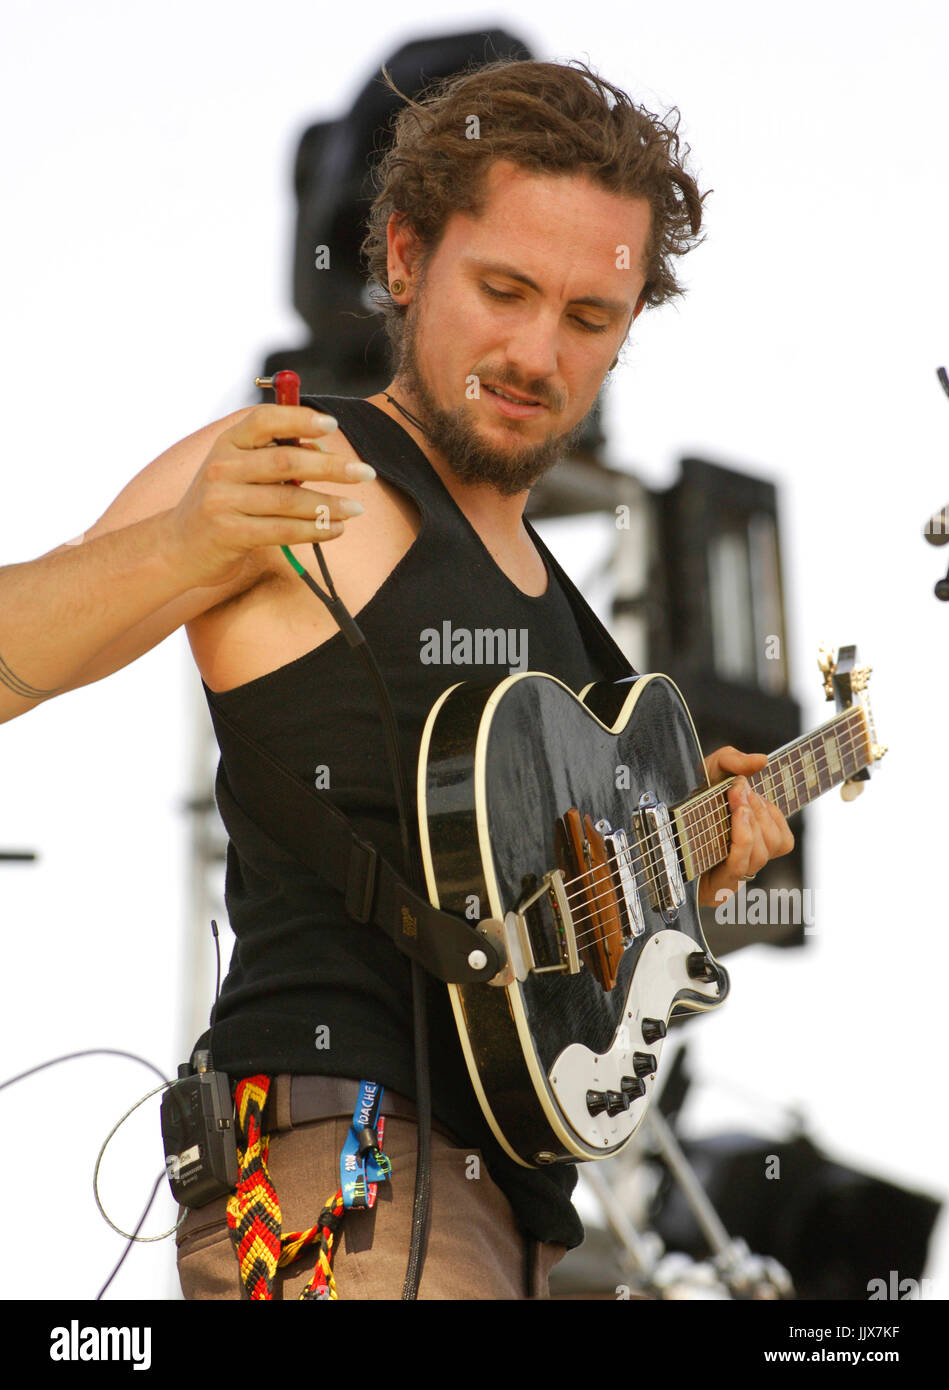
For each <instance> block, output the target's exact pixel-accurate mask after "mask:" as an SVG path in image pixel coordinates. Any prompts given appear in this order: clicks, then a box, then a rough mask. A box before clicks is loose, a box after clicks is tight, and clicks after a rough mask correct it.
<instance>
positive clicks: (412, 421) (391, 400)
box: [382, 391, 428, 435]
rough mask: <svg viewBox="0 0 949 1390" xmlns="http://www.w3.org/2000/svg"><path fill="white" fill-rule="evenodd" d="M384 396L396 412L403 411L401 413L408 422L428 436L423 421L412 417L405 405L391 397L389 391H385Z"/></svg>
mask: <svg viewBox="0 0 949 1390" xmlns="http://www.w3.org/2000/svg"><path fill="white" fill-rule="evenodd" d="M382 394H383V395H384V396H385V398H386V400H387V401H389V403H390V404H391V405H394V406H395V408H396V410H399V411H401V413H402V414H403V415H404V416H405V418H406V420H408V421H409V422H410V424H413V425H414V426H415V428H416V429H417V430H421V431H422V433H423V434H424V435H427V434H428V430H427V429H426V428H425V426H424V425H423V424H422V422H421V420H420V419H419V418H418V417H417V416H416V415H412V414H411V413H410V412H409V411H408V410H406V408H405V406H404V405H399V402H398V401H397V400H396V399H395V397H394V396H390V395H389V393H388V391H383V393H382Z"/></svg>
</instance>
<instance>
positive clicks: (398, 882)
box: [209, 523, 636, 984]
mask: <svg viewBox="0 0 949 1390" xmlns="http://www.w3.org/2000/svg"><path fill="white" fill-rule="evenodd" d="M525 524H526V525H527V529H528V532H529V534H530V535H531V536H532V537H533V539H534V542H535V544H536V545H537V547H538V549H539V550H540V552H541V554H542V555H543V557H544V558H545V559H546V561H547V564H548V566H549V567H550V569H551V571H552V572H553V574H554V575H555V577H556V579H557V580H558V582H559V583H560V585H561V586H562V588H563V590H564V593H565V595H566V597H567V599H568V601H569V603H570V605H571V608H572V609H573V612H574V615H575V617H576V620H577V624H578V626H579V629H580V632H581V635H582V636H583V638H584V642H585V645H586V646H587V648H588V650H589V651H590V654H591V656H593V657H594V659H595V660H596V661H597V663H598V664H599V665H600V666H601V667H602V668H603V670H604V671H605V672H606V673H607V676H606V679H607V680H610V681H614V682H617V681H628V680H635V679H636V673H635V672H634V671H633V668H632V666H631V665H630V663H629V661H628V660H627V659H626V657H625V656H624V655H623V653H622V651H621V650H620V648H619V647H618V646H617V645H616V643H615V642H614V641H613V639H612V637H610V635H609V633H608V632H607V630H606V628H605V627H604V626H603V624H602V623H601V622H600V621H599V619H598V618H597V617H596V615H595V614H594V613H593V611H592V609H591V608H590V607H589V605H588V604H587V603H586V600H585V599H584V598H583V596H582V595H581V594H580V592H579V590H578V589H577V588H576V587H575V585H574V584H573V582H572V581H571V580H570V578H569V577H568V576H567V574H566V573H565V572H564V570H563V569H561V567H560V565H559V564H558V563H557V561H556V560H555V559H554V557H553V555H552V554H551V552H550V551H549V550H548V548H547V546H546V545H545V544H544V543H543V541H542V540H541V539H540V537H539V536H538V535H537V533H536V532H535V531H534V529H533V527H532V526H530V524H529V523H525ZM209 707H210V710H211V719H212V722H213V724H214V729H215V733H216V735H217V740H218V745H219V747H220V749H221V752H222V754H223V755H224V761H223V762H222V765H221V767H219V769H218V781H219V783H220V780H221V777H222V774H223V772H224V763H225V762H226V767H227V772H226V777H227V784H228V788H227V793H226V795H228V796H229V799H230V800H231V801H233V802H234V803H235V804H236V807H237V810H238V811H239V812H241V813H242V814H243V815H244V816H246V817H247V818H249V819H250V820H251V821H253V822H255V823H256V825H257V828H258V830H259V831H261V832H263V830H264V827H266V826H270V825H273V824H275V823H280V824H282V827H283V829H282V831H281V839H280V844H281V847H283V848H284V849H286V850H289V851H290V852H291V853H292V854H293V855H294V856H295V857H296V858H297V859H298V860H299V861H300V863H302V864H304V865H305V866H306V867H307V868H308V869H310V870H311V871H312V872H314V873H316V874H318V875H319V877H320V878H322V879H323V880H324V881H325V882H327V883H328V884H330V886H331V887H333V888H335V889H336V890H337V891H338V892H340V893H342V895H343V898H344V905H345V910H346V913H347V915H348V916H349V917H351V918H352V919H353V920H354V921H356V922H359V923H360V924H366V923H370V922H371V923H372V924H373V925H374V926H377V927H380V928H381V929H382V931H384V932H385V933H386V935H387V936H388V937H389V938H390V940H391V941H393V942H394V944H395V945H396V946H397V947H398V949H399V950H400V951H402V952H403V953H404V954H405V955H407V956H409V957H410V958H411V959H412V960H415V961H418V963H419V964H420V965H421V966H422V967H423V968H424V969H426V970H427V971H429V973H430V974H432V975H434V976H435V977H436V978H437V979H440V980H443V981H445V982H446V983H451V984H472V983H477V982H483V981H486V980H490V979H491V978H492V977H493V976H494V975H495V974H497V972H498V970H499V969H500V968H501V965H502V963H503V962H502V961H501V960H500V959H499V957H498V954H497V952H496V950H495V948H494V947H493V946H492V945H491V943H490V942H489V941H488V940H487V939H486V938H485V937H484V936H483V935H482V934H481V933H480V932H479V931H477V930H476V928H475V927H474V926H472V925H471V923H470V922H468V921H466V920H465V919H463V918H461V917H456V916H454V915H453V914H451V913H446V912H442V911H440V910H439V909H438V908H434V907H432V905H431V904H430V903H429V902H428V900H427V899H426V898H423V897H421V896H420V895H419V894H418V893H416V892H415V891H414V890H413V889H412V888H411V887H410V886H409V885H408V884H407V883H405V881H404V880H403V878H402V877H401V876H400V874H399V873H397V871H396V870H395V869H394V868H393V867H392V865H391V864H390V863H389V862H388V861H387V860H386V859H384V858H383V857H382V855H381V854H379V852H378V851H377V850H376V848H375V846H374V845H372V844H370V843H369V842H368V841H366V840H363V839H361V838H360V837H359V836H358V835H357V834H356V832H355V831H354V829H353V827H352V824H351V822H350V821H349V820H348V818H347V817H346V816H344V815H343V814H342V812H341V811H339V810H338V809H337V807H336V806H334V804H333V802H332V801H331V800H330V798H329V797H328V796H326V795H325V793H323V792H321V791H320V790H319V789H318V788H316V787H314V786H312V785H311V784H310V783H309V782H304V781H302V780H301V779H300V778H298V777H297V776H295V775H294V774H293V773H292V772H291V771H290V770H289V769H288V768H286V767H285V766H284V765H283V764H282V763H281V762H279V761H278V760H277V759H276V758H274V757H273V755H272V754H271V753H270V752H268V750H267V749H265V748H264V747H263V746H262V745H261V744H259V743H258V742H257V740H256V739H254V738H252V737H251V736H250V735H249V734H247V733H245V732H244V730H242V729H240V728H239V727H238V726H237V725H236V724H235V723H234V721H233V720H231V719H229V718H228V717H227V715H225V714H224V713H223V711H222V710H221V709H219V708H216V707H214V706H213V705H211V706H209ZM217 796H218V800H219V801H220V800H221V797H222V791H221V789H220V787H219V788H218V789H217ZM473 951H478V952H482V953H483V954H484V956H486V957H487V963H486V964H485V965H484V966H482V967H481V968H480V969H475V968H473V967H472V966H471V965H470V964H469V956H470V955H471V953H472V952H473Z"/></svg>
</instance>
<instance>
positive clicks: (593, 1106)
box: [587, 1091, 607, 1115]
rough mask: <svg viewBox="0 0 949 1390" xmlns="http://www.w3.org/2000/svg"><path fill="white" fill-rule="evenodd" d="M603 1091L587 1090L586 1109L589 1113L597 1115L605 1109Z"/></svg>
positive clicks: (604, 1093)
mask: <svg viewBox="0 0 949 1390" xmlns="http://www.w3.org/2000/svg"><path fill="white" fill-rule="evenodd" d="M606 1094H607V1093H606V1092H605V1091H587V1109H588V1110H589V1112H590V1114H591V1115H599V1114H600V1113H601V1111H603V1110H605V1109H606Z"/></svg>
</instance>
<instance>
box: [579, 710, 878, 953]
mask: <svg viewBox="0 0 949 1390" xmlns="http://www.w3.org/2000/svg"><path fill="white" fill-rule="evenodd" d="M842 724H843V720H842V721H841V730H842ZM846 741H848V742H850V743H853V742H854V740H853V739H852V738H850V739H849V740H846ZM844 742H845V740H843V739H838V749H839V752H840V754H841V761H842V760H843V759H844V758H846V757H847V755H848V753H849V752H852V751H853V750H852V748H850V749H847V750H846V751H845V750H844V749H843V748H842V747H841V745H842V744H843V743H844ZM799 751H803V750H797V749H795V750H793V753H789V754H785V755H782V756H784V757H789V758H790V757H792V756H796V754H797V753H798V752H799ZM802 766H803V761H802ZM767 770H768V769H767V767H765V768H762V769H761V773H763V772H765V771H767ZM841 770H842V772H843V776H842V777H841V778H840V781H845V780H846V779H847V777H848V776H853V772H850V771H848V770H847V769H846V768H843V767H842V768H841ZM858 770H859V768H855V769H854V771H858ZM761 773H755V774H753V778H754V777H758V776H760V775H761ZM831 775H832V776H833V775H834V774H831ZM753 778H752V779H749V780H753ZM836 785H839V783H835V782H831V784H830V786H828V787H826V788H822V789H821V793H820V794H821V795H822V794H823V792H824V791H830V790H832V788H833V787H834V786H836ZM705 795H708V796H710V797H711V796H712V791H711V790H710V791H709V792H708V793H705ZM719 799H720V798H719ZM804 804H806V803H802V806H803V805H804ZM802 806H798V807H796V808H793V809H792V808H790V807H789V813H792V814H793V810H800V809H802ZM719 811H720V812H724V814H718V820H719V824H720V826H721V827H722V829H724V828H725V827H727V826H728V824H729V823H730V815H729V813H728V812H727V803H726V804H725V806H723V807H720V808H719ZM723 838H725V839H727V836H726V837H722V836H720V835H718V834H717V832H716V833H715V836H714V839H715V842H716V843H719V844H721V843H722V840H723ZM644 839H645V840H646V841H648V840H652V839H656V840H657V842H658V841H659V835H658V832H656V831H650V832H649V834H648V835H647V836H646V837H644ZM693 844H694V842H693V841H692V840H691V838H690V848H692V847H693ZM662 857H663V856H662V854H661V852H660V853H659V854H657V855H656V856H655V857H654V859H653V863H655V862H658V861H659V859H661V858H662ZM723 857H727V852H726V854H725V856H723ZM622 858H623V856H617V862H619V860H621V859H622ZM625 858H626V861H627V862H628V863H630V864H631V866H632V867H633V871H634V873H635V868H636V867H637V866H638V867H642V868H646V867H647V860H648V856H646V855H643V856H638V857H637V856H635V855H634V854H633V852H632V851H630V852H628V853H627V854H626V856H625ZM634 861H635V862H634ZM718 862H721V860H719V861H718ZM610 867H611V866H610V865H609V864H597V865H593V866H592V867H591V868H590V869H587V870H585V871H584V872H583V873H582V874H579V875H578V876H577V877H576V878H573V879H570V880H566V881H565V883H564V887H565V888H566V887H567V886H568V884H574V883H579V882H581V881H582V880H583V879H585V878H592V877H593V876H594V875H595V874H596V872H598V871H599V870H601V869H605V870H606V871H607V882H606V884H605V885H604V886H605V887H606V889H607V891H606V892H605V893H603V894H596V895H594V896H591V895H590V892H589V889H580V890H579V891H578V892H575V893H573V894H572V895H567V896H568V906H569V897H570V896H572V897H573V898H581V899H585V900H586V902H587V903H588V905H590V906H591V907H592V908H593V911H591V912H590V913H588V914H587V915H586V916H585V917H580V918H578V919H576V921H575V922H574V927H576V926H577V925H580V924H582V923H583V922H585V921H590V920H592V919H594V918H595V917H596V916H597V915H598V906H597V905H598V904H599V903H600V902H602V901H603V900H604V899H607V900H610V901H611V902H612V903H613V904H618V902H619V899H618V897H617V895H616V893H615V891H614V889H613V884H612V879H611V877H610ZM649 867H651V865H649ZM709 867H711V865H710V866H709ZM702 872H704V870H703V871H702ZM593 886H594V885H593V884H591V885H590V887H593ZM637 886H638V884H637ZM571 912H572V909H571ZM615 933H616V928H615V927H614V928H613V931H612V933H608V934H615ZM598 934H601V929H600V928H594V929H592V931H590V932H588V933H586V934H584V937H589V936H592V937H594V938H595V937H596V936H597V935H598ZM576 940H577V944H578V945H579V944H580V941H581V937H579V936H578V937H577V938H576Z"/></svg>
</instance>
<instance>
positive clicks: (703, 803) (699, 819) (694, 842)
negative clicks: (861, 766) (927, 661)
mask: <svg viewBox="0 0 949 1390" xmlns="http://www.w3.org/2000/svg"><path fill="white" fill-rule="evenodd" d="M859 741H861V739H860V735H859V731H858V732H857V734H856V735H855V734H854V731H853V730H845V729H844V728H843V721H841V724H840V725H839V726H838V739H837V743H838V754H839V757H840V758H841V759H846V758H848V757H849V756H850V755H852V754H853V752H854V748H855V746H856V744H857V742H859ZM805 752H808V753H810V755H811V758H812V760H813V761H814V764H815V767H816V768H817V781H818V785H820V781H821V776H822V774H828V775H829V776H830V778H831V781H830V785H829V786H828V787H827V788H822V789H821V793H820V794H821V795H822V794H823V792H824V791H825V790H830V788H831V787H833V786H834V785H836V783H835V782H834V781H833V777H834V775H835V774H834V773H833V772H831V771H830V764H829V757H828V756H827V753H826V749H825V748H824V747H823V741H822V742H821V746H820V748H818V749H816V750H815V749H814V748H813V747H807V748H803V747H802V748H796V749H793V750H789V752H787V753H785V754H782V755H781V760H775V762H774V764H773V765H771V764H767V765H766V766H765V767H763V768H762V769H760V771H759V772H756V773H753V774H752V775H751V776H750V778H749V779H748V780H749V781H750V782H751V783H752V785H753V786H754V784H755V783H756V782H757V784H758V786H759V787H760V788H762V789H764V788H765V785H766V779H765V774H768V777H767V780H768V781H770V783H771V787H770V791H771V795H770V796H769V795H768V794H767V791H765V800H768V801H770V802H771V803H772V805H777V806H779V807H780V806H781V803H782V801H783V800H784V799H785V798H784V797H782V796H781V794H780V792H779V793H778V795H777V796H775V795H774V792H775V772H776V771H777V768H778V766H779V762H780V761H782V760H783V761H785V762H786V765H787V767H788V771H789V773H790V775H791V777H792V781H793V784H794V792H795V796H794V800H798V780H797V778H798V774H801V775H802V777H803V782H804V785H803V788H802V790H803V791H804V792H805V793H806V792H807V775H806V765H805V761H804V754H805ZM815 752H816V757H815ZM868 761H869V760H868ZM821 763H822V764H823V766H822V767H821V766H820V764H821ZM856 770H858V769H856V768H855V769H854V771H856ZM842 773H843V775H842V776H841V778H840V780H841V781H844V780H846V778H847V777H848V776H852V775H853V773H852V772H850V771H849V770H847V769H846V768H842ZM733 781H734V779H731V781H730V782H729V783H728V784H726V785H725V786H724V787H722V788H721V789H719V788H710V789H709V790H708V791H706V792H703V793H700V794H699V796H698V797H696V798H695V799H694V804H693V806H692V808H691V809H690V810H689V811H688V812H687V813H686V814H687V817H688V821H689V822H690V825H689V826H688V831H689V845H688V847H689V849H690V850H691V851H692V852H693V855H694V857H695V858H699V857H701V856H703V855H704V852H705V851H707V850H709V849H711V848H715V849H717V848H718V846H719V843H720V842H721V841H722V839H723V835H722V832H723V831H724V830H725V829H726V828H727V827H728V826H729V825H730V822H731V812H730V811H729V809H728V805H727V799H726V795H727V790H728V786H730V785H731V784H732V782H733ZM780 781H781V783H782V785H783V786H785V790H786V785H785V784H784V779H783V777H781V778H780ZM786 799H787V812H786V813H787V814H794V813H795V812H796V811H799V810H801V809H802V808H803V806H805V805H807V804H808V803H809V801H810V800H812V798H810V797H808V796H806V795H805V797H804V798H803V799H801V800H800V802H799V804H798V805H796V806H795V805H792V803H791V798H790V797H787V798H786ZM685 804H688V803H685ZM644 838H645V839H646V840H649V839H652V840H654V841H655V842H656V844H657V845H661V839H660V838H659V837H658V832H656V831H653V832H650V835H649V836H647V837H644ZM725 840H726V842H727V836H726V837H725ZM726 857H727V852H726ZM661 858H662V854H661V850H660V851H657V853H656V854H655V855H654V856H653V858H652V862H648V856H645V857H644V858H643V859H642V860H641V861H640V863H641V866H642V867H643V868H644V869H651V868H653V867H654V865H655V864H656V863H658V862H659V861H660V860H661ZM713 862H715V861H713ZM717 862H721V861H717ZM706 867H708V868H710V867H712V865H711V864H710V865H707V866H706ZM701 872H704V869H703V870H701ZM582 878H583V874H580V875H579V876H578V877H577V878H575V879H572V880H569V882H570V883H575V882H579V881H580V880H581V879H582ZM566 886H567V885H566V884H565V887H566Z"/></svg>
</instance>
